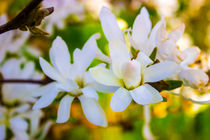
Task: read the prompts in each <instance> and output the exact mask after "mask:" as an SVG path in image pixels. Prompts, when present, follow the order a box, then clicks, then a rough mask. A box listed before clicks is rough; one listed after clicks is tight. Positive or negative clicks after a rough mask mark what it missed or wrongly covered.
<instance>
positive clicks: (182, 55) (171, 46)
mask: <svg viewBox="0 0 210 140" xmlns="http://www.w3.org/2000/svg"><path fill="white" fill-rule="evenodd" d="M52 1H53V3H52ZM72 3H73V4H72ZM43 4H44V6H54V7H55V15H53V16H49V17H48V19H47V22H46V29H47V30H48V31H49V30H50V31H51V30H52V29H53V26H54V25H56V26H58V27H60V28H62V27H63V25H64V24H63V19H65V18H67V16H68V15H69V14H72V13H74V12H76V13H78V11H82V10H83V7H80V6H81V5H80V3H78V1H75V0H59V2H58V0H46V1H44V3H43ZM52 4H53V5H52ZM69 5H72V7H71V8H69ZM75 5H78V7H76V9H74V8H75ZM66 9H67V10H66ZM99 18H100V21H101V25H102V29H103V32H104V34H105V37H106V39H107V40H108V49H109V55H108V56H106V55H104V54H103V53H102V51H101V50H100V49H99V48H101V47H99V46H98V44H97V40H98V39H99V38H100V34H98V33H96V34H93V35H92V36H91V37H90V38H89V39H88V40H87V42H86V43H85V44H84V46H83V47H82V49H78V48H76V49H75V50H74V52H73V56H72V57H71V55H70V54H71V53H70V51H69V46H67V45H66V43H65V41H64V40H63V39H62V38H61V37H59V36H58V37H56V39H55V40H54V41H53V43H52V47H51V48H50V50H49V57H50V62H47V61H46V60H45V59H44V58H43V57H39V64H40V66H41V69H42V71H43V72H44V74H45V75H46V77H47V78H46V79H48V80H49V81H50V83H49V82H47V84H46V83H44V84H46V85H44V84H43V85H39V84H40V83H39V84H37V83H36V84H32V83H5V84H3V85H2V88H1V97H2V98H0V102H1V103H0V140H4V139H5V138H6V137H7V136H6V131H7V130H11V131H12V133H13V134H14V137H13V139H17V140H28V139H37V138H38V139H43V137H44V136H45V135H46V133H47V131H48V130H49V128H50V126H51V124H52V122H51V121H46V122H45V123H44V124H43V123H40V120H41V119H42V117H43V116H44V112H42V111H41V110H40V109H42V108H46V107H48V106H50V105H51V104H52V103H53V101H54V100H57V101H59V107H58V110H57V119H56V122H57V123H64V122H67V121H68V120H69V118H70V114H71V105H72V104H73V101H74V100H75V99H78V100H79V101H80V102H81V106H82V109H83V112H84V115H85V117H86V118H87V120H88V121H90V122H91V123H93V124H95V125H98V126H103V127H106V126H107V125H108V124H107V119H106V115H105V112H104V111H103V109H102V107H101V105H100V103H99V95H98V94H100V92H105V93H114V94H113V96H112V98H111V102H110V106H111V109H112V110H113V111H115V112H121V111H124V110H125V109H126V108H127V107H128V106H129V105H130V103H131V102H132V100H133V101H134V102H135V103H137V104H140V105H145V112H146V113H145V114H147V116H148V114H149V112H148V106H147V105H149V104H151V103H159V102H162V101H163V100H164V98H163V96H162V95H161V91H163V90H172V89H176V88H178V87H180V86H182V83H183V85H184V86H185V87H191V88H194V89H197V90H200V89H203V88H204V87H205V86H206V85H207V83H208V80H209V78H208V75H207V74H206V73H205V72H204V71H203V70H201V69H197V68H194V67H192V64H193V63H195V61H196V60H197V58H198V57H199V55H200V50H199V48H198V47H189V48H187V49H185V50H181V49H180V48H179V46H178V45H177V41H178V40H179V39H180V38H181V36H182V34H183V32H184V28H185V26H184V25H180V26H178V27H177V28H176V29H174V30H173V31H171V32H169V33H167V30H166V22H165V19H164V18H163V17H162V18H161V20H160V21H159V22H157V23H156V25H155V26H154V27H153V28H152V23H151V21H150V16H149V13H148V11H147V9H146V8H144V7H143V8H142V9H141V11H140V13H139V14H138V15H137V17H136V19H135V21H134V24H133V26H132V27H130V28H129V29H127V30H125V31H122V30H121V29H120V27H119V25H118V23H117V19H116V17H115V16H114V14H112V13H111V11H110V10H109V9H108V8H106V7H103V8H102V9H101V11H100V15H99ZM5 22H6V17H5V16H1V17H0V24H1V23H5ZM17 34H18V35H17ZM18 37H19V38H18ZM27 38H28V35H27V33H25V34H24V33H23V34H21V33H19V32H8V33H5V34H2V35H0V42H1V44H0V52H1V54H0V63H1V65H0V71H1V74H2V77H3V79H13V80H14V79H15V80H16V79H23V80H26V79H30V80H32V81H33V80H35V81H36V80H43V74H42V73H40V71H39V72H38V70H37V68H36V67H35V63H34V62H33V61H28V60H26V59H24V58H18V59H17V58H16V59H14V58H13V59H9V60H7V61H6V60H5V61H3V60H4V59H5V56H6V53H7V52H13V51H17V50H18V49H19V48H20V47H21V46H23V44H24V42H25V41H26V39H27ZM2 42H3V43H2ZM5 44H7V47H4V45H5ZM70 47H71V46H70ZM14 48H15V50H13V49H14ZM38 56H39V54H38ZM72 58H73V60H72ZM95 58H97V59H100V60H102V61H101V63H100V64H97V65H94V66H93V65H91V64H92V63H93V61H94V60H95ZM36 59H37V61H38V58H36ZM13 82H14V81H13ZM170 83H173V84H172V85H171V84H170ZM180 83H181V84H180ZM182 96H183V97H184V98H185V99H188V100H191V101H194V102H197V103H209V101H204V102H202V101H201V102H199V101H195V100H194V99H190V98H187V97H185V96H184V95H182ZM203 98H204V97H203ZM32 105H33V107H32ZM31 109H33V110H31ZM148 122H149V121H148V120H147V123H148Z"/></svg>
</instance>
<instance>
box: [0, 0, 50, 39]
mask: <svg viewBox="0 0 210 140" xmlns="http://www.w3.org/2000/svg"><path fill="white" fill-rule="evenodd" d="M42 1H43V0H32V1H31V2H30V3H29V4H28V5H27V6H26V7H25V8H24V9H23V10H22V11H21V12H20V13H19V14H18V15H17V16H16V17H14V18H13V19H12V20H11V21H9V22H8V23H6V24H4V25H1V26H0V34H2V33H4V32H7V31H10V30H15V29H20V30H22V31H27V30H29V31H30V32H31V33H32V34H35V35H48V33H47V32H46V31H44V30H42V29H39V28H37V27H36V26H39V25H40V24H41V22H42V20H43V19H44V18H45V17H46V16H48V15H50V14H51V13H52V12H53V11H54V8H53V7H49V8H40V7H41V2H42Z"/></svg>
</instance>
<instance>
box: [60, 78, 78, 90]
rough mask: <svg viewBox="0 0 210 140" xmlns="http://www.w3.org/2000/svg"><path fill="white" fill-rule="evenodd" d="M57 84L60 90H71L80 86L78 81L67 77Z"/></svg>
mask: <svg viewBox="0 0 210 140" xmlns="http://www.w3.org/2000/svg"><path fill="white" fill-rule="evenodd" d="M56 86H57V88H58V89H59V90H61V91H67V92H70V91H72V90H74V89H75V88H76V89H77V88H78V87H79V86H78V85H77V83H76V82H75V81H74V80H72V79H65V81H63V82H62V83H57V84H56Z"/></svg>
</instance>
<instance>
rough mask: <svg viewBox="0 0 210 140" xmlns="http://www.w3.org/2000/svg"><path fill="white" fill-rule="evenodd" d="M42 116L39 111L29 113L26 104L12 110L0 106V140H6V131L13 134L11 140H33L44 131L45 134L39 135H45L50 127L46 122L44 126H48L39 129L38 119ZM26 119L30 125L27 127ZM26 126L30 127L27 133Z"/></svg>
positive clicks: (28, 107)
mask: <svg viewBox="0 0 210 140" xmlns="http://www.w3.org/2000/svg"><path fill="white" fill-rule="evenodd" d="M42 116H43V113H42V112H41V111H40V110H36V111H30V106H29V105H28V104H24V105H22V106H18V107H16V108H12V109H11V108H10V109H7V108H5V107H1V106H0V132H1V133H0V140H4V139H5V138H6V129H10V130H11V131H12V132H13V134H14V136H13V138H12V139H13V140H29V139H34V138H35V137H36V136H37V133H38V132H39V131H40V130H44V129H45V130H44V131H45V132H43V133H42V132H41V134H42V135H46V133H47V131H48V130H49V126H50V125H49V122H48V123H46V124H45V125H48V126H47V127H46V126H45V125H44V126H43V128H42V127H40V119H41V117H42ZM27 119H29V123H30V125H28V122H27V121H26V120H27ZM28 126H30V131H28V128H29V127H28ZM39 133H40V132H39ZM42 137H43V136H42ZM36 138H37V137H36Z"/></svg>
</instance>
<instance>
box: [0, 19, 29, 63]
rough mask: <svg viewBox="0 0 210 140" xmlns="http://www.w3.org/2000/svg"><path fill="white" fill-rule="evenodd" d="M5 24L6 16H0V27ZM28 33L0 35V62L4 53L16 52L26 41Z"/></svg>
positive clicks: (15, 32) (12, 32)
mask: <svg viewBox="0 0 210 140" xmlns="http://www.w3.org/2000/svg"><path fill="white" fill-rule="evenodd" d="M6 22H7V17H6V15H2V16H0V25H2V24H5V23H6ZM28 36H29V33H28V32H22V31H9V32H6V33H3V34H1V35H0V42H1V44H0V62H2V61H3V60H4V58H5V55H6V52H16V51H18V49H20V47H21V45H23V43H24V42H25V41H26V40H27V38H28Z"/></svg>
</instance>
